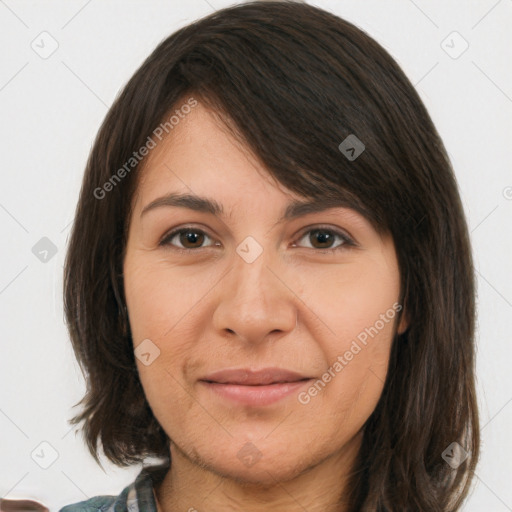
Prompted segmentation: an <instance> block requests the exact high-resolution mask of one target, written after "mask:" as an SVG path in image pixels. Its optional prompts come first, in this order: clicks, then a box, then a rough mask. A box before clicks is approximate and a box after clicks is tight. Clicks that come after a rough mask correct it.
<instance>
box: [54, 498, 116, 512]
mask: <svg viewBox="0 0 512 512" xmlns="http://www.w3.org/2000/svg"><path fill="white" fill-rule="evenodd" d="M116 499H117V498H116V496H95V497H94V498H90V499H88V500H85V501H80V502H78V503H72V504H71V505H66V506H65V507H63V508H61V509H60V510H59V512H98V511H100V512H106V511H107V510H108V509H109V508H110V507H111V506H112V505H113V504H114V503H115V501H116Z"/></svg>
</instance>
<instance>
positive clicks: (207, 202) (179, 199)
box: [140, 193, 360, 223]
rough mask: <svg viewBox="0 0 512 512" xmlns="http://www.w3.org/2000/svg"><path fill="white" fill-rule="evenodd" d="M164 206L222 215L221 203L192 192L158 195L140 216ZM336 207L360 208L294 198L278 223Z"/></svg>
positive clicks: (344, 202)
mask: <svg viewBox="0 0 512 512" xmlns="http://www.w3.org/2000/svg"><path fill="white" fill-rule="evenodd" d="M164 206H178V207H181V208H188V209H190V210H194V211H197V212H203V213H210V214H212V215H215V216H217V217H221V216H223V215H224V209H223V207H222V205H221V204H219V203H218V202H217V201H215V200H214V199H210V198H208V197H201V196H197V195H192V194H177V193H171V194H167V195H165V196H162V197H159V198H157V199H155V200H154V201H151V202H150V203H149V204H147V205H146V206H145V207H144V208H143V209H142V212H141V214H140V216H141V217H142V216H143V215H145V214H146V213H147V212H149V211H151V210H154V209H156V208H161V207H164ZM336 207H342V208H343V207H344V208H350V209H352V210H356V211H359V210H360V208H359V207H358V205H356V204H355V203H354V201H350V200H349V199H348V198H346V197H345V198H344V197H339V198H325V197H318V198H313V199H310V200H308V201H299V200H294V201H292V202H290V203H289V204H288V205H287V206H286V208H285V211H284V213H283V215H282V217H281V218H280V219H279V220H278V223H279V222H283V221H285V220H291V219H295V218H297V217H302V216H303V215H307V214H309V213H318V212H323V211H325V210H329V209H331V208H336Z"/></svg>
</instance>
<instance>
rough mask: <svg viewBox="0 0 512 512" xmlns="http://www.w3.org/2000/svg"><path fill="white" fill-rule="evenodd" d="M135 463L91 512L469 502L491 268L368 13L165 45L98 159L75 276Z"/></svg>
mask: <svg viewBox="0 0 512 512" xmlns="http://www.w3.org/2000/svg"><path fill="white" fill-rule="evenodd" d="M64 288H65V290H64V291H65V307H66V316H67V321H68V326H69V330H70V335H71V340H72V343H73V347H74V350H75V353H76V356H77V359H78V360H79V362H80V364H81V367H82V369H83V371H84V375H85V377H86V381H87V385H88V389H87V394H86V396H85V397H84V399H83V401H82V402H83V406H84V407H83V410H82V412H81V413H80V414H78V415H77V416H76V417H75V418H73V420H72V421H73V423H75V424H77V423H80V422H83V424H84V425H83V428H84V433H85V439H86V441H87V444H88V447H89V449H90V451H91V453H92V455H93V456H94V457H95V459H96V460H97V461H98V463H99V459H98V442H99V441H101V445H102V448H103V451H104V453H105V455H106V456H107V457H108V458H109V459H110V460H111V461H112V462H114V463H115V464H118V465H120V466H126V465H130V464H134V463H140V462H143V461H144V460H145V459H146V457H148V456H150V457H157V458H160V459H161V464H159V465H156V466H151V467H144V468H143V469H142V471H141V472H140V474H139V476H138V477H137V479H136V481H135V482H134V483H133V484H131V485H130V486H128V487H126V488H125V489H124V490H123V492H122V493H121V494H120V495H119V496H117V497H114V496H111V497H108V496H97V497H95V498H91V499H90V500H88V501H86V502H81V503H79V504H75V505H70V506H67V507H64V508H63V509H62V511H64V512H70V511H73V510H82V509H84V507H86V506H90V507H92V509H95V508H94V507H96V508H97V509H99V510H116V511H118V510H141V511H142V510H145V511H155V510H158V511H160V512H168V511H174V510H189V511H193V510H198V511H201V510H208V511H228V510H244V511H259V510H279V511H295V510H308V511H310V512H312V511H316V510H323V511H325V510H329V511H340V512H349V511H351V512H352V511H372V512H373V511H386V512H388V511H393V512H397V511H410V510H422V511H429V512H430V511H443V512H444V511H455V510H459V509H460V507H461V504H462V503H463V501H464V498H465V497H466V495H467V492H468V490H469V487H470V484H471V481H472V473H473V471H474V468H475V466H476V463H477V461H478V455H479V430H478V411H477V405H476V397H475V385H474V315H475V310H474V308H475V305H474V275H473V265H472V259H471V249H470V245H469V237H468V230H467V225H466V221H465V217H464V212H463V208H462V206H461V201H460V198H459V195H458V191H457V184H456V181H455V178H454V174H453V171H452V169H451V165H450V163H449V160H448V157H447V155H446V151H445V149H444V147H443V144H442V141H441V140H440V138H439V135H438V134H437V131H436V129H435V127H434V126H433V124H432V121H431V119H430V117H429V115H428V113H427V112H426V110H425V107H424V106H423V104H422V102H421V100H420V99H419V97H418V95H417V93H416V92H415V90H414V88H413V87H412V85H411V84H410V82H409V81H408V79H407V78H406V77H405V75H404V74H403V72H402V71H401V70H400V69H399V67H398V65H397V64H396V63H395V62H394V60H393V59H392V58H391V57H390V56H389V55H388V54H387V52H386V51H385V50H384V49H383V48H382V47H381V46H380V45H378V44H377V43H376V42H375V41H374V40H372V39H371V38H370V37H368V36H367V35H366V34H365V33H363V32H362V31H361V30H359V29H357V28H356V27H355V26H353V25H352V24H350V23H348V22H346V21H344V20H342V19H340V18H338V17H337V16H334V15H333V14H330V13H328V12H326V11H323V10H321V9H318V8H315V7H313V6H309V5H305V4H295V3H288V2H265V3H249V4H245V5H241V6H236V7H232V8H228V9H224V10H221V11H217V12H216V13H214V14H212V15H210V16H208V17H206V18H203V19H202V20H199V21H198V22H195V23H193V24H191V25H189V26H187V27H185V28H183V29H181V30H179V31H178V32H176V33H175V34H173V35H171V36H170V37H169V38H167V39H166V40H165V41H163V42H162V43H161V44H160V45H159V46H158V48H156V50H155V51H154V52H153V53H152V54H151V55H150V56H149V57H148V59H147V60H146V61H145V62H144V64H143V65H142V66H141V68H140V69H139V70H138V71H137V72H136V73H135V75H134V76H133V77H132V79H131V80H130V81H129V82H128V84H127V85H126V87H125V88H124V90H123V91H122V93H121V95H120V96H119V98H118V99H117V100H116V101H115V103H114V105H113V106H112V107H111V109H110V111H109V113H108V115H107V117H106V119H105V121H104V123H103V126H102V127H101V129H100V132H99V134H98V136H97V139H96V141H95V144H94V147H93V149H92V152H91V155H90V158H89V161H88V164H87V168H86V172H85V176H84V181H83V185H82V191H81V195H80V200H79V204H78V207H77V211H76V218H75V223H74V226H73V232H72V236H71V240H70V245H69V250H68V255H67V260H66V266H65V283H64Z"/></svg>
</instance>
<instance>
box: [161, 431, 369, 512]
mask: <svg viewBox="0 0 512 512" xmlns="http://www.w3.org/2000/svg"><path fill="white" fill-rule="evenodd" d="M361 440H362V434H361V433H360V434H358V435H356V436H355V437H354V438H353V439H352V440H351V441H350V442H349V443H348V444H347V445H345V446H344V448H343V450H341V451H340V452H339V453H335V454H333V455H332V456H330V457H329V458H327V459H325V460H323V461H320V462H319V463H317V464H316V465H314V466H313V467H309V468H306V469H305V470H304V471H302V472H301V473H299V474H297V475H296V476H295V477H294V478H293V479H291V480H287V481H280V480H279V478H278V477H276V475H273V476H272V479H273V481H274V483H273V484H261V483H260V484H258V483H254V482H244V481H240V480H236V479H234V478H231V477H227V476H225V475H221V474H219V473H216V472H215V470H214V469H212V468H210V467H205V465H204V464H203V465H200V464H198V463H196V462H195V461H193V460H191V459H190V458H189V457H188V456H187V455H186V454H184V453H183V452H182V451H181V450H179V449H178V448H177V447H176V445H174V444H173V443H172V442H171V461H172V463H171V466H170V469H169V471H168V472H167V474H166V476H165V478H164V479H163V481H162V482H161V483H160V484H159V485H157V486H155V494H156V498H157V506H158V512H173V511H176V510H183V511H187V512H199V511H202V510H208V511H211V512H220V511H222V512H235V511H236V512H239V511H240V510H243V511H244V512H263V511H265V512H267V511H268V510H279V511H280V512H299V511H300V512H304V510H307V511H308V512H320V511H322V512H347V511H348V506H347V503H346V498H345V490H346V487H347V479H348V477H349V475H350V472H351V470H352V468H353V466H354V462H355V459H356V457H357V453H358V451H359V448H360V445H361Z"/></svg>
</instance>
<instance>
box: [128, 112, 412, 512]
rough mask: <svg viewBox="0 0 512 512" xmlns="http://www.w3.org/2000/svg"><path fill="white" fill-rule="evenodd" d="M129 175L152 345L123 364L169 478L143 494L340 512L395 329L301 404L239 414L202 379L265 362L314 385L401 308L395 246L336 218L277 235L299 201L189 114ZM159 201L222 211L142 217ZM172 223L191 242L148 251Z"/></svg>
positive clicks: (180, 240) (178, 506)
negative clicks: (244, 249) (149, 415)
mask: <svg viewBox="0 0 512 512" xmlns="http://www.w3.org/2000/svg"><path fill="white" fill-rule="evenodd" d="M140 178H141V179H140V181H139V183H138V187H137V193H136V194H135V196H134V201H133V212H132V216H131V219H130V227H129V236H128V242H127V250H126V255H125V260H124V284H125V294H126V301H127V308H128V314H129V319H130V326H131V330H132V334H133V341H134V347H135V348H136V347H137V346H138V345H139V344H140V343H141V342H142V341H143V340H146V339H149V340H151V343H153V344H154V346H157V347H158V349H159V350H160V354H159V356H158V357H156V359H154V360H153V361H152V362H151V364H149V365H147V366H146V365H145V364H143V363H142V362H141V361H140V360H139V359H138V358H137V359H136V361H137V367H138V371H139V375H140V379H141V383H142V385H143V388H144V392H145V394H146V397H147V400H148V402H149V404H150V406H151V408H152V410H153V412H154V414H155V417H156V418H157V420H158V421H159V423H160V425H161V426H162V427H163V429H164V430H165V431H166V433H167V434H168V436H169V437H170V439H171V440H172V441H171V460H172V465H171V469H170V470H169V472H168V473H167V475H166V477H165V479H164V481H163V482H162V483H161V484H160V485H159V486H157V488H156V489H155V492H156V497H157V500H158V508H159V510H160V511H165V512H170V511H175V510H183V511H187V510H188V511H191V512H192V511H193V510H198V511H201V510H208V511H235V510H236V511H241V510H243V511H263V510H265V511H268V510H279V511H283V512H286V511H296V510H297V511H298V510H300V511H304V510H308V511H309V512H313V511H320V510H321V511H334V510H336V511H343V510H345V507H344V506H343V503H342V502H343V495H344V487H345V481H346V475H347V474H348V472H349V471H350V468H351V467H352V466H353V462H354V458H355V456H356V454H357V452H358V449H359V447H360V443H361V439H362V430H361V429H362V426H363V425H364V423H365V421H366V420H367V419H368V417H369V416H370V415H371V413H372V412H373V410H374V408H375V406H376V404H377V402H378V400H379V397H380V396H381V393H382V389H383V385H384V380H385V377H386V373H387V369H388V361H389V353H390V349H391V344H392V340H393V337H394V335H395V333H396V332H397V331H398V332H400V333H401V332H403V331H404V330H405V328H406V325H405V320H401V322H400V324H398V322H397V318H398V315H396V316H395V318H394V319H393V320H391V321H388V322H387V323H385V325H384V327H383V328H382V329H380V330H379V332H378V335H375V336H374V337H373V338H369V341H368V343H367V345H366V346H364V347H362V349H361V350H360V351H359V352H358V353H357V354H356V355H354V356H353V358H352V359H351V360H350V361H346V362H347V364H346V365H345V366H344V367H343V369H342V370H341V371H339V372H338V373H336V374H335V377H333V378H332V379H331V380H330V382H328V383H327V384H326V385H325V387H324V388H323V389H322V390H321V391H319V392H318V393H317V394H316V395H315V396H313V397H310V398H311V399H310V401H309V402H308V403H307V404H304V403H300V401H299V400H298V398H297V393H293V394H292V395H290V396H288V397H286V398H284V399H282V400H280V401H279V402H277V403H274V404H272V405H266V406H259V407H254V406H248V405H238V404H235V403H233V402H232V401H230V400H228V399H226V398H222V397H220V396H218V395H217V394H215V393H214V392H212V391H211V390H209V389H207V388H206V387H205V386H204V385H202V384H201V383H200V382H199V379H200V378H202V377H204V376H205V375H207V374H208V373H211V372H213V371H217V370H220V369H224V368H247V367H250V368H255V369H256V368H262V367H269V366H272V367H280V368H286V369H290V370H294V371H297V372H299V373H301V374H303V375H306V376H314V377H315V379H319V378H321V376H322V375H323V374H324V373H325V372H326V370H327V369H328V368H329V367H331V368H332V366H333V364H334V363H335V362H336V361H337V360H338V359H337V358H338V356H340V355H341V356H343V354H345V352H346V351H347V350H349V349H350V346H351V343H352V342H353V341H354V340H355V339H356V337H357V336H358V334H360V333H361V332H363V331H364V330H365V328H369V327H370V326H374V324H375V322H376V321H377V320H379V318H381V317H380V315H381V314H384V313H386V311H389V310H390V309H392V308H393V304H395V303H398V301H399V293H400V278H399V269H398V264H397V258H396V253H395V248H394V245H393V241H392V239H391V238H390V237H388V236H384V237H381V236H379V234H378V233H377V232H376V231H375V230H374V229H373V227H372V225H371V224H370V223H369V222H368V221H367V220H366V219H365V218H364V217H362V216H361V215H360V214H358V213H356V212H355V211H354V210H351V209H348V208H342V207H334V208H330V209H328V210H325V211H323V212H317V213H310V214H307V215H304V216H302V217H299V218H296V219H293V220H287V221H284V222H281V223H278V222H277V220H278V219H279V218H280V217H281V215H282V213H283V211H284V209H285V207H286V205H287V204H288V203H289V202H290V201H291V200H293V199H302V200H304V199H305V198H303V197H300V196H298V195H295V194H294V193H292V192H290V191H289V190H287V189H285V188H284V187H283V186H281V185H280V184H279V183H277V182H276V181H275V180H274V179H272V178H271V177H270V175H269V174H268V173H267V172H266V170H265V167H264V166H263V165H262V164H261V163H260V162H258V160H257V158H255V157H254V156H252V155H251V154H250V153H249V151H248V150H247V148H245V147H244V146H242V145H241V144H240V143H239V142H237V141H236V140H235V139H234V138H232V137H231V135H230V134H229V132H228V131H227V130H226V128H225V127H224V126H223V125H222V124H221V123H220V122H219V121H218V118H216V117H215V116H214V115H213V114H212V112H210V111H209V110H208V109H207V108H206V107H205V106H204V105H203V104H201V103H199V104H198V105H197V106H196V107H195V108H194V109H192V111H191V112H190V113H189V114H188V115H187V116H186V117H184V118H183V119H181V120H180V122H179V124H177V125H176V126H175V127H174V129H173V130H172V132H170V134H169V135H168V136H167V137H166V138H165V139H163V141H162V142H160V143H159V144H158V145H157V147H156V148H154V149H153V150H152V151H151V153H150V155H149V157H148V160H147V161H146V165H145V167H144V169H143V172H142V175H141V176H140ZM170 192H180V193H192V194H194V195H198V196H207V197H209V198H212V199H215V200H216V201H217V202H218V203H220V204H221V205H222V206H223V208H224V215H223V216H222V217H217V216H215V215H212V214H210V213H205V212H197V211H193V210H191V209H187V208H183V207H177V206H162V207H158V208H154V209H152V210H149V211H148V212H146V213H145V214H144V215H142V216H141V212H142V210H143V208H144V207H145V206H147V205H148V204H149V203H151V202H152V201H153V200H155V199H156V198H158V197H161V196H163V195H165V194H167V193H170ZM185 225H186V227H190V226H189V225H192V227H191V231H192V233H196V234H197V235H196V236H199V238H198V239H197V240H198V241H194V240H192V242H190V239H187V238H185V237H180V236H179V235H178V236H174V237H173V238H172V241H170V240H169V239H168V241H167V245H159V242H160V241H161V240H162V239H164V238H165V235H167V234H168V233H170V231H171V229H174V228H179V227H182V226H185ZM318 225H321V226H322V227H324V228H325V227H326V225H327V228H328V229H330V230H333V231H334V232H335V231H341V232H342V233H346V234H348V235H349V236H350V237H351V238H352V240H354V242H355V243H356V244H357V245H355V246H350V245H347V244H344V241H343V239H341V238H340V237H338V236H335V237H334V239H331V240H332V241H330V242H327V243H325V242H324V244H322V240H321V239H319V238H318V236H315V232H314V231H311V230H313V229H314V228H315V227H317V226H318ZM198 229H199V230H200V231H199V232H198V231H197V230H198ZM201 233H204V234H205V235H204V236H203V237H202V238H201ZM331 233H332V232H331ZM189 236H190V235H189ZM247 236H251V237H253V238H254V239H255V240H256V241H257V242H258V244H259V245H260V246H261V248H262V250H263V252H262V253H261V254H260V255H259V256H258V257H257V258H256V259H255V260H254V261H253V262H252V263H248V262H247V261H246V260H244V259H243V258H242V257H241V256H240V255H239V254H238V253H237V251H236V249H237V246H238V245H239V244H240V243H241V242H242V241H243V240H244V239H245V238H246V237H247ZM187 241H188V245H187ZM172 244H174V245H172ZM326 246H327V248H336V247H337V249H336V251H334V252H330V253H327V252H326V249H325V248H324V247H326ZM184 247H188V248H187V249H185V248H184ZM179 248H182V249H183V251H184V252H180V251H179V250H178V249H179ZM402 318H405V317H404V316H403V315H402ZM360 345H361V344H360ZM309 387H310V383H309V384H305V385H304V388H301V390H302V391H304V390H306V391H307V390H308V389H309ZM248 442H250V443H252V445H249V446H251V450H253V453H259V455H258V456H259V457H260V458H259V460H257V462H256V463H254V464H252V465H250V466H249V465H246V464H244V463H242V461H241V460H240V458H239V457H238V456H237V454H238V452H239V450H240V449H241V448H242V447H243V446H244V445H245V444H246V443H248ZM256 450H257V452H256Z"/></svg>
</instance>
